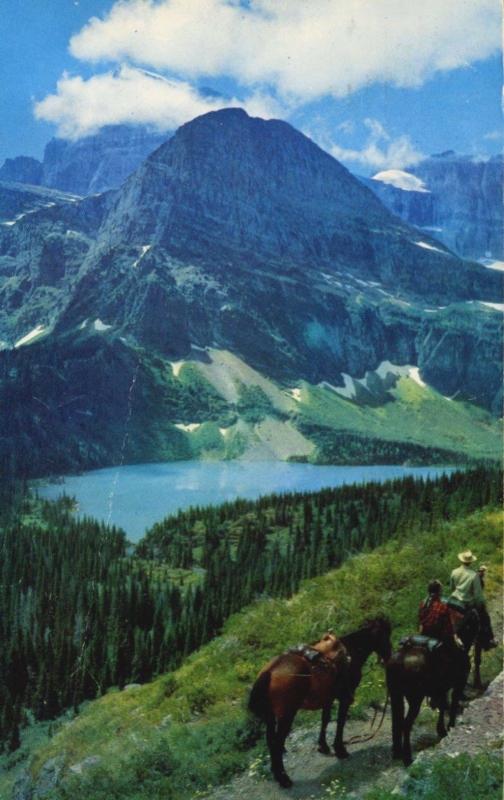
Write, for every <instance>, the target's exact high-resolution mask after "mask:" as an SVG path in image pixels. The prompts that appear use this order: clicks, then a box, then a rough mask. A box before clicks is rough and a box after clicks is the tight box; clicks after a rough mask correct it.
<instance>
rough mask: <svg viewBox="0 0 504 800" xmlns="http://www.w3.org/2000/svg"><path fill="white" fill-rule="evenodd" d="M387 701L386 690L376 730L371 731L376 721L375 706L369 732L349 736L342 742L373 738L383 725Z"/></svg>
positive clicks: (347, 742)
mask: <svg viewBox="0 0 504 800" xmlns="http://www.w3.org/2000/svg"><path fill="white" fill-rule="evenodd" d="M388 702H389V693H388V692H387V697H386V700H385V705H384V706H383V711H382V715H381V719H380V722H379V723H378V727H377V728H376V730H374V731H373V728H374V724H375V722H376V717H377V716H378V709H377V708H375V712H374V715H373V719H372V720H371V728H370V733H368V734H366V735H364V736H363V735H361V734H359V735H358V736H351V737H350V739H348V740H347V741H345V742H344V744H361V743H362V742H370V741H371V739H374V737H375V736H376V734H377V733H378V731H379V730H380V728H381V726H382V725H383V721H384V719H385V714H386V713H387V706H388Z"/></svg>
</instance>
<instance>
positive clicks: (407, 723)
mask: <svg viewBox="0 0 504 800" xmlns="http://www.w3.org/2000/svg"><path fill="white" fill-rule="evenodd" d="M422 700H423V695H417V696H416V697H411V698H408V706H409V708H408V713H407V714H406V717H405V719H404V726H403V732H404V737H403V763H404V765H405V766H406V767H409V765H410V764H411V762H412V761H413V759H412V757H411V741H410V737H411V729H412V727H413V723H414V722H415V720H416V718H417V716H418V712H419V711H420V706H421V705H422Z"/></svg>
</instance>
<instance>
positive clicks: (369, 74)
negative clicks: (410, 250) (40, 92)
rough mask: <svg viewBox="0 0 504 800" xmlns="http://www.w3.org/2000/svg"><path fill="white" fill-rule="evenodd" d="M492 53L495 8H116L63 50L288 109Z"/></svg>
mask: <svg viewBox="0 0 504 800" xmlns="http://www.w3.org/2000/svg"><path fill="white" fill-rule="evenodd" d="M499 47H500V4H499V2H498V0H422V3H421V4H418V3H413V2H411V3H407V2H404V0H380V2H377V0H310V2H309V3H308V2H306V0H251V1H250V2H249V4H248V5H247V6H245V5H244V4H242V3H240V2H238V0H161V2H154V0H121V1H120V2H117V3H116V4H115V5H114V6H113V7H112V9H111V10H110V12H109V13H108V14H107V15H106V16H105V17H104V18H103V19H98V18H92V19H91V20H90V21H89V23H88V24H87V25H86V26H85V27H84V28H83V29H82V31H80V33H78V34H77V35H76V36H74V37H73V38H72V40H71V45H70V48H71V52H72V54H73V55H74V56H75V57H76V58H79V59H82V60H85V61H91V62H96V61H100V60H108V61H117V62H123V61H131V62H133V63H136V64H142V65H148V66H152V67H154V68H157V69H164V70H168V71H171V72H174V73H176V74H178V75H181V76H184V77H186V78H191V79H194V78H197V77H201V76H218V75H227V76H230V77H232V78H234V79H235V80H236V81H238V82H239V83H240V84H241V85H242V86H256V85H258V84H265V85H268V86H270V87H273V88H274V89H275V90H276V91H277V92H278V93H279V94H280V95H281V96H282V97H283V98H285V99H286V98H295V100H296V101H297V102H301V101H307V100H311V99H314V98H316V97H320V96H323V95H333V96H335V97H342V96H345V95H347V94H349V93H351V92H353V91H356V90H357V89H359V88H362V87H363V86H366V85H369V84H371V83H375V82H386V83H391V84H393V85H396V86H402V87H411V86H419V85H421V84H422V83H423V82H424V81H425V80H427V79H428V78H430V77H431V76H432V75H434V74H435V73H436V72H437V71H439V70H450V69H454V68H456V67H461V66H466V65H468V64H470V63H471V62H473V61H475V60H477V59H481V58H485V57H486V56H488V55H490V54H491V53H493V52H496V51H498V48H499Z"/></svg>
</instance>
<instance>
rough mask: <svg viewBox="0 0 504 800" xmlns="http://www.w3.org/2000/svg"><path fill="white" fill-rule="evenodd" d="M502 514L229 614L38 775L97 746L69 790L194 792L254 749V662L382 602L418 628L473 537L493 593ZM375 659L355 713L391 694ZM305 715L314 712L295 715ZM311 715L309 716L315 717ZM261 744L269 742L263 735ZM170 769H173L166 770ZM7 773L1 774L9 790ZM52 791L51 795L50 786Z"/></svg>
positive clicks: (352, 621)
mask: <svg viewBox="0 0 504 800" xmlns="http://www.w3.org/2000/svg"><path fill="white" fill-rule="evenodd" d="M501 526H502V513H501V512H500V511H495V510H493V511H492V510H486V511H481V512H478V513H476V514H473V515H471V516H470V517H468V518H465V519H462V520H458V521H457V522H455V523H453V524H449V525H448V524H444V525H441V526H440V528H439V530H438V531H436V533H434V534H432V533H430V534H425V535H423V536H421V535H420V536H417V538H416V540H415V541H412V540H410V539H408V537H407V535H406V534H405V535H404V537H403V538H402V540H396V541H393V542H389V543H387V544H386V545H384V546H382V547H380V548H379V549H377V550H375V551H374V552H371V553H366V554H363V555H360V556H356V557H354V558H352V559H351V560H350V561H348V562H347V563H345V564H344V565H343V566H342V567H341V568H340V569H338V570H335V571H332V572H330V573H328V574H327V575H325V576H323V577H321V578H316V579H313V580H310V581H307V582H306V583H305V584H304V585H303V588H302V590H301V591H300V592H299V593H298V594H297V595H296V596H295V597H293V598H292V599H291V600H261V601H258V602H256V603H255V604H254V605H252V606H250V607H248V608H247V609H245V610H244V611H242V612H241V613H239V614H236V615H235V616H234V617H232V618H231V619H230V620H229V621H228V623H227V624H226V625H225V628H224V631H223V633H222V635H221V636H219V637H218V638H216V639H215V640H213V641H212V642H211V643H210V644H208V645H207V646H205V647H203V648H202V649H201V650H200V651H198V652H197V653H195V654H193V655H192V656H191V657H190V658H188V659H187V661H186V662H185V663H184V665H183V666H182V667H181V668H180V669H179V670H177V672H176V673H173V674H170V675H164V676H161V677H160V678H158V679H156V680H155V681H153V682H152V683H150V684H147V685H145V686H142V687H139V688H136V689H131V690H129V691H123V692H121V693H119V692H116V691H111V692H109V693H108V694H107V695H106V696H104V697H103V698H101V699H100V700H98V701H94V702H92V703H90V704H88V706H87V707H86V708H85V709H84V710H83V711H82V713H81V714H80V715H79V716H78V718H76V719H75V720H74V721H72V722H71V723H69V724H68V723H67V724H64V725H63V726H62V728H61V730H60V731H59V732H57V733H56V735H54V737H53V738H52V739H51V740H50V741H49V742H47V744H46V745H45V746H43V747H39V748H38V750H37V752H36V754H35V758H34V760H33V764H32V766H31V771H32V774H34V775H36V774H37V773H39V771H40V768H41V766H42V765H43V764H44V763H45V762H46V761H47V760H48V759H50V758H52V757H54V756H60V757H62V759H63V760H64V762H65V763H66V764H67V765H71V764H75V763H78V762H80V761H82V759H84V758H85V757H86V756H90V755H97V754H99V755H100V756H101V758H102V761H101V763H100V765H99V766H98V767H97V768H95V769H93V770H89V773H88V775H89V776H88V777H84V778H74V779H72V781H71V785H69V788H68V794H67V793H65V794H64V797H65V798H66V797H70V796H71V797H72V800H80V799H81V798H82V800H84V798H86V800H105V799H106V800H109V799H110V798H114V797H121V798H122V799H123V800H127V798H129V799H130V800H132V799H133V798H135V800H147V798H149V800H155V798H158V797H159V798H161V797H163V798H164V800H167V799H169V798H188V796H190V792H192V791H196V790H203V789H204V788H205V787H206V786H207V785H209V784H215V783H219V782H223V781H225V780H226V779H227V778H229V776H230V775H231V774H232V773H233V772H234V771H236V770H239V769H243V768H245V767H246V765H247V763H249V762H250V760H251V758H253V756H254V754H257V750H256V751H254V750H250V749H248V748H247V746H246V738H247V725H246V724H245V714H244V700H245V697H246V694H247V690H248V687H249V686H250V684H251V682H252V681H253V679H254V676H255V674H256V672H257V670H258V669H259V667H260V666H261V665H262V664H263V663H264V661H266V660H267V659H268V658H269V657H270V656H271V655H272V654H275V653H278V652H281V651H282V650H283V649H284V648H286V647H287V646H289V645H292V644H295V643H297V642H299V641H310V640H313V639H315V638H317V637H318V635H319V634H320V633H321V632H323V631H324V630H325V629H327V628H329V627H332V628H334V629H335V630H336V631H338V632H340V633H343V632H346V631H348V630H351V629H353V628H355V627H356V625H357V624H358V623H359V622H360V621H361V620H362V619H363V618H364V617H366V616H368V615H372V614H375V613H377V612H379V611H383V610H386V611H387V613H389V614H390V616H391V618H392V621H393V623H394V631H393V639H394V642H395V643H397V641H398V639H399V637H400V636H401V635H402V634H403V633H405V632H409V631H411V630H413V629H414V628H415V621H416V614H417V608H418V602H419V600H420V599H421V598H422V596H423V595H424V593H425V586H426V583H427V582H428V580H430V579H431V578H432V577H435V576H437V577H439V578H441V579H444V580H446V579H447V576H448V575H449V572H450V570H451V569H452V568H453V565H454V564H455V563H456V554H457V552H459V551H460V550H461V549H462V548H466V547H468V546H470V547H471V548H472V549H473V550H474V551H475V552H477V554H478V556H479V558H480V559H481V560H482V561H483V560H484V561H485V562H486V563H487V564H490V571H489V577H488V581H487V593H488V594H489V595H493V596H498V595H499V593H501V592H502V567H501V564H502V559H501V552H500V551H501ZM501 655H502V654H501V651H500V650H499V651H498V652H497V653H496V652H495V651H494V652H493V653H492V654H491V655H489V656H487V657H485V659H484V671H485V673H486V677H487V678H488V677H490V676H493V674H495V673H496V672H497V671H498V670H499V669H500V661H501ZM372 661H374V659H370V660H369V666H368V667H367V669H366V672H365V675H364V678H363V681H362V684H361V687H360V689H359V691H358V694H357V699H356V703H355V706H354V709H353V714H357V715H358V714H359V713H361V712H362V710H363V709H365V708H367V706H368V705H369V703H370V702H372V701H373V700H382V699H383V696H384V687H383V678H384V676H383V671H382V670H381V668H379V667H377V666H376V665H374V664H371V662H372ZM299 717H300V723H301V724H302V723H303V718H304V720H305V722H306V719H307V713H306V712H305V713H304V714H300V715H299ZM312 718H313V717H312ZM259 747H262V745H259ZM168 772H169V773H170V774H167V773H168ZM8 782H9V778H8V777H7V779H5V778H4V784H3V787H2V784H1V783H0V796H2V797H4V796H5V797H7V796H8V795H7V794H5V795H4V794H2V788H3V789H4V791H6V787H7V784H8ZM55 797H56V795H55Z"/></svg>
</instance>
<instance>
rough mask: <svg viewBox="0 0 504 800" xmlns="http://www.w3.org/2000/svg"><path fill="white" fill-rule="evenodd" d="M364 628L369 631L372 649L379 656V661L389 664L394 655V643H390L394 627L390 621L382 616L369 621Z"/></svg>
mask: <svg viewBox="0 0 504 800" xmlns="http://www.w3.org/2000/svg"><path fill="white" fill-rule="evenodd" d="M362 627H363V628H365V629H366V630H367V631H368V633H369V635H370V638H371V642H372V649H373V650H374V651H375V653H376V654H377V655H378V658H379V660H380V661H382V662H383V663H385V662H387V661H388V660H389V658H390V656H391V655H392V643H391V641H390V634H391V630H392V627H391V625H390V621H389V619H388V618H387V617H386V616H385V615H383V614H380V615H378V616H377V617H374V618H373V619H367V620H366V621H365V623H364V625H363V626H362Z"/></svg>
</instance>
